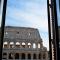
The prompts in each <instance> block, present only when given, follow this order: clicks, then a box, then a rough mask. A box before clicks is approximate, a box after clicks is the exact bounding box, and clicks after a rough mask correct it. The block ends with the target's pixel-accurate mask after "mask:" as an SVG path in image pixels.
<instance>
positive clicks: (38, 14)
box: [3, 0, 49, 60]
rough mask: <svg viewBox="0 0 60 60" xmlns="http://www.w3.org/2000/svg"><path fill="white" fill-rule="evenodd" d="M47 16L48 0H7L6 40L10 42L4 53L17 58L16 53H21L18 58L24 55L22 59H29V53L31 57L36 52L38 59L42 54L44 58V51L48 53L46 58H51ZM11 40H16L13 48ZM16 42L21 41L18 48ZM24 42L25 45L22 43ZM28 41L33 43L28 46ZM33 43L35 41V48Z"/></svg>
mask: <svg viewBox="0 0 60 60" xmlns="http://www.w3.org/2000/svg"><path fill="white" fill-rule="evenodd" d="M47 17H48V16H47V0H12V1H11V0H7V10H6V21H5V30H4V42H6V41H7V42H8V44H7V46H8V48H3V53H7V55H8V56H9V57H7V59H9V58H12V59H15V57H16V56H14V55H15V54H16V53H19V57H20V58H18V59H21V58H22V56H24V58H22V59H27V58H28V54H31V59H33V55H34V54H36V59H37V58H38V57H39V54H41V56H40V57H41V59H43V54H44V53H45V54H46V56H45V58H44V59H45V60H46V59H47V60H48V59H49V58H48V52H49V38H48V18H47ZM10 42H14V44H13V46H14V47H13V48H9V46H10ZM16 42H19V43H20V45H19V47H17V48H16V45H15V44H16ZM23 42H24V43H25V44H24V45H22V43H23ZM28 43H31V46H30V47H28ZM33 43H35V45H34V48H35V49H34V48H33ZM38 44H40V46H39V47H40V48H38ZM3 45H4V44H3ZM11 47H12V46H11ZM10 50H11V51H10ZM4 51H5V52H4ZM37 52H38V55H37ZM40 52H41V53H40ZM26 53H27V54H26ZM42 53H43V54H42ZM12 54H13V55H12ZM11 55H12V57H11ZM20 55H21V56H20ZM3 58H4V56H3ZM38 59H39V58H38Z"/></svg>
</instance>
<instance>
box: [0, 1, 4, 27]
mask: <svg viewBox="0 0 60 60" xmlns="http://www.w3.org/2000/svg"><path fill="white" fill-rule="evenodd" d="M2 10H3V0H0V27H1V21H2Z"/></svg>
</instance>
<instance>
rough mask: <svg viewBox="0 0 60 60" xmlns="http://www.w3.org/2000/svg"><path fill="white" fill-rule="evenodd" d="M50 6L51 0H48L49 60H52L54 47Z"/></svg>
mask: <svg viewBox="0 0 60 60" xmlns="http://www.w3.org/2000/svg"><path fill="white" fill-rule="evenodd" d="M49 8H50V4H49V0H47V12H48V30H49V58H50V60H52V46H51V42H52V39H51V24H50V9H49Z"/></svg>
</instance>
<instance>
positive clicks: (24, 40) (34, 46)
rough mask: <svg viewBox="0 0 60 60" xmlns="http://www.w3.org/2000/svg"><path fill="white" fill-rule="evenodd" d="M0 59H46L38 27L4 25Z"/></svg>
mask: <svg viewBox="0 0 60 60" xmlns="http://www.w3.org/2000/svg"><path fill="white" fill-rule="evenodd" d="M2 56H3V57H2V60H48V52H47V48H46V47H44V46H43V41H42V38H41V36H40V34H39V31H38V29H36V28H28V27H12V26H6V27H5V30H4V40H3V53H2Z"/></svg>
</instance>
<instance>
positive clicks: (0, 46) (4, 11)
mask: <svg viewBox="0 0 60 60" xmlns="http://www.w3.org/2000/svg"><path fill="white" fill-rule="evenodd" d="M6 6H7V0H4V2H3V11H2V22H1V38H0V60H2V49H3V37H4V25H5V15H6Z"/></svg>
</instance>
